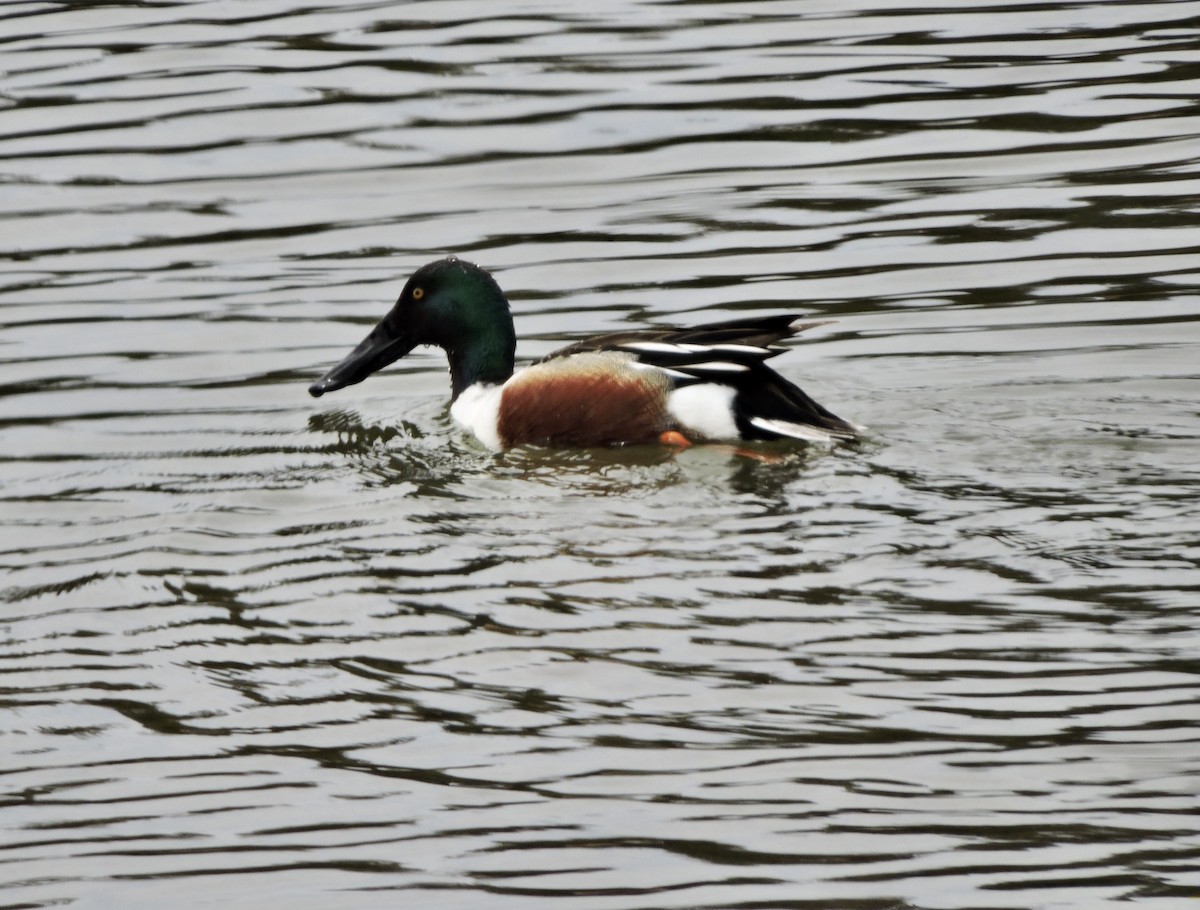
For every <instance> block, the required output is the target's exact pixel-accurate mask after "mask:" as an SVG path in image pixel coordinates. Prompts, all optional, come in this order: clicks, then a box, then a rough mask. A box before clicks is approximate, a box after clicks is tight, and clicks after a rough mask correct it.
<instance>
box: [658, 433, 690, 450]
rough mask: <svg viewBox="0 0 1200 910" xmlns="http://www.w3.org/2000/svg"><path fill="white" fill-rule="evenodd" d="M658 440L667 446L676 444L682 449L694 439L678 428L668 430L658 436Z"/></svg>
mask: <svg viewBox="0 0 1200 910" xmlns="http://www.w3.org/2000/svg"><path fill="white" fill-rule="evenodd" d="M658 441H659V442H661V443H662V444H663V445H665V446H675V447H676V448H680V449H686V448H687V447H688V446H690V445H691V444H692V441H691V440H690V439H688V438H687V437H686V436H684V435H683V434H682V433H680V432H679V431H678V430H667V431H666V432H665V433H663V434H662V435H660V436H659V437H658Z"/></svg>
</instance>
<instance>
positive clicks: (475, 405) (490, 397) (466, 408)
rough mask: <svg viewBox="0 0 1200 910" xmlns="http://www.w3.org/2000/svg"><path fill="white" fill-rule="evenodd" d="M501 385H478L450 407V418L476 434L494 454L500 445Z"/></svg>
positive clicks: (460, 396)
mask: <svg viewBox="0 0 1200 910" xmlns="http://www.w3.org/2000/svg"><path fill="white" fill-rule="evenodd" d="M503 392H504V386H501V385H482V384H480V383H476V384H475V385H473V386H471V387H470V388H468V389H464V390H463V393H462V394H461V395H459V396H458V398H456V399H455V401H454V404H452V405H450V416H451V417H453V418H454V421H455V423H457V424H458V425H459V426H460V427H463V428H464V429H466V430H469V431H470V432H472V433H474V434H475V436H476V437H478V439H479V441H480V442H482V443H483V444H484V445H485V446H487V447H488V448H489V449H491V450H492V451H494V452H499V451H500V450H501V449H502V448H503V446H501V445H500V429H499V422H500V396H501V394H502V393H503Z"/></svg>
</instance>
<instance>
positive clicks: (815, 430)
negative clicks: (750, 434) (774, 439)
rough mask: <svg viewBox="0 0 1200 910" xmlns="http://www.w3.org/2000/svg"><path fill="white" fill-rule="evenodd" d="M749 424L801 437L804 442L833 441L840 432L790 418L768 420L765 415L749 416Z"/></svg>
mask: <svg viewBox="0 0 1200 910" xmlns="http://www.w3.org/2000/svg"><path fill="white" fill-rule="evenodd" d="M750 424H751V425H752V426H756V427H758V428H759V429H760V430H766V431H767V432H768V433H778V434H779V435H780V436H790V437H791V438H792V439H803V440H805V441H806V442H833V441H834V440H835V439H837V438H838V437H839V436H840V435H841V434H839V433H830V432H829V431H828V430H822V429H821V428H820V427H810V426H809V425H808V424H804V423H792V422H791V421H790V420H769V419H768V418H766V417H751V418H750Z"/></svg>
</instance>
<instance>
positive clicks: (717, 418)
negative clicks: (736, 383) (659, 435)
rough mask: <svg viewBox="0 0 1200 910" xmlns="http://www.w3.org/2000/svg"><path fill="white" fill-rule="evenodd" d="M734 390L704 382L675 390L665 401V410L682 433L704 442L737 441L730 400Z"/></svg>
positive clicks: (729, 387) (736, 430) (731, 401)
mask: <svg viewBox="0 0 1200 910" xmlns="http://www.w3.org/2000/svg"><path fill="white" fill-rule="evenodd" d="M736 394H737V390H736V389H734V388H733V387H731V386H727V385H717V384H716V383H712V382H706V383H703V384H700V385H689V386H684V387H683V388H682V389H676V390H675V391H674V392H672V393H671V397H670V398H668V399H667V410H669V411H670V412H671V416H672V417H674V418H675V421H676V422H677V423H678V424H679V426H680V427H681V428H683V430H684V435H687V433H688V432H691V433H693V434H696V435H699V436H703V437H704V438H705V439H737V438H738V436H739V434H738V429H737V423H736V422H735V421H734V419H733V396H734V395H736Z"/></svg>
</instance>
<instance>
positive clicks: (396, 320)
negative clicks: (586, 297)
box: [308, 256, 862, 452]
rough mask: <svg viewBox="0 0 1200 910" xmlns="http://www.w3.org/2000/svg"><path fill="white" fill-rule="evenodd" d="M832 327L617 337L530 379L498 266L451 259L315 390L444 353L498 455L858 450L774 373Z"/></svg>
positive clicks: (574, 348) (791, 320)
mask: <svg viewBox="0 0 1200 910" xmlns="http://www.w3.org/2000/svg"><path fill="white" fill-rule="evenodd" d="M822 324H824V323H822V322H802V321H800V320H799V318H798V317H797V316H796V315H795V314H791V313H788V314H780V315H770V316H756V317H751V318H743V319H732V320H726V321H723V322H713V323H707V324H704V325H699V326H694V327H692V328H667V329H650V330H640V331H623V332H614V333H610V334H606V335H599V336H596V337H592V338H587V339H584V340H582V341H578V342H575V343H574V344H570V345H567V346H566V347H564V348H560V349H559V350H556V351H554V352H553V353H552V354H550V355H548V356H546V357H544V358H542V359H541V360H539V361H537V362H536V363H533V364H531V365H530V366H526V367H523V368H522V369H519V370H517V369H515V363H516V359H515V355H516V332H515V330H514V327H513V319H512V311H511V309H510V307H509V303H508V298H507V297H505V295H504V292H503V291H502V290H501V289H500V285H499V284H497V282H496V280H495V278H493V277H492V275H491V274H490V273H489V272H488V271H487V270H486V269H483V268H481V267H480V266H478V265H475V264H473V263H470V262H467V261H465V260H462V259H459V258H457V257H456V256H448V257H446V258H444V259H439V260H437V261H435V262H431V263H429V264H427V265H424V266H422V267H421V268H419V269H417V270H416V271H415V272H414V273H413V274H412V276H411V277H410V278H409V279H408V281H407V282H406V283H405V285H404V288H403V290H402V291H401V292H400V296H399V298H398V299H397V300H396V303H395V305H394V306H393V307H392V308H391V310H390V311H389V312H388V314H387V315H386V316H384V317H383V319H382V320H380V322H379V324H378V325H376V326H375V328H373V329H372V330H371V331H370V333H369V334H368V335H367V337H366V338H364V339H363V340H362V341H361V342H360V343H359V344H358V345H357V346H356V347H355V348H354V349H353V350H352V351H351V352H350V353H349V354H347V355H346V356H345V357H344V358H343V359H342V360H341V361H340V362H339V363H338V364H337V365H336V366H334V367H333V368H332V369H330V370H329V371H328V372H327V373H326V374H325V375H324V376H322V377H321V378H320V379H318V380H317V381H316V382H314V383H313V384H312V385H311V386H310V387H309V390H308V391H309V394H311V395H312V396H313V397H314V398H320V397H321V396H322V395H325V394H328V393H329V392H334V391H336V390H338V389H343V388H345V387H346V386H350V385H354V384H355V383H359V382H362V381H363V380H364V379H366V378H367V377H368V376H370V375H371V374H372V373H375V372H377V371H379V370H381V369H383V368H384V367H386V366H388V365H390V364H392V363H394V362H396V361H397V360H399V359H401V358H402V357H405V356H406V355H408V354H409V353H410V352H412V351H413V350H414V349H415V348H417V347H418V346H419V345H432V346H435V347H439V348H441V349H442V350H444V351H445V353H446V357H447V360H448V361H449V365H450V395H451V398H450V415H451V417H452V418H453V419H454V421H455V422H456V423H457V424H459V425H460V426H461V427H463V428H464V429H465V430H467V431H468V432H470V433H472V434H473V435H474V436H475V437H476V438H477V439H478V440H479V441H480V442H481V443H483V445H484V446H486V447H487V448H489V449H491V450H494V451H498V452H499V451H503V450H506V449H511V448H513V447H516V446H525V445H536V446H553V447H564V448H565V447H571V448H582V447H600V446H619V445H641V444H664V445H673V446H680V447H682V446H688V445H692V444H695V443H718V442H722V441H724V442H745V441H755V440H779V439H790V440H801V441H805V442H822V443H833V442H837V441H839V440H851V439H854V438H856V437H857V436H858V435H859V433H860V431H861V429H862V428H861V427H858V426H857V425H855V424H853V423H851V422H850V421H847V420H843V419H842V418H841V417H838V416H837V415H836V414H833V413H832V412H831V411H829V410H827V409H826V408H824V407H823V406H821V405H820V404H818V403H817V402H816V401H814V400H813V399H812V398H810V397H809V396H808V395H807V394H805V392H804V391H802V390H801V389H800V387H799V386H797V385H795V384H794V383H792V382H790V381H789V380H787V379H785V378H784V377H783V376H781V375H780V374H779V373H777V372H775V370H773V369H771V367H769V366H768V365H767V363H766V361H767V360H768V359H769V358H772V357H775V356H776V355H778V354H781V353H783V352H784V351H785V350H787V348H786V347H784V346H783V345H781V344H780V342H781V341H783V340H785V339H788V338H791V337H792V336H794V335H796V334H798V333H800V332H802V331H805V330H806V329H810V328H813V327H814V326H817V325H822Z"/></svg>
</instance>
